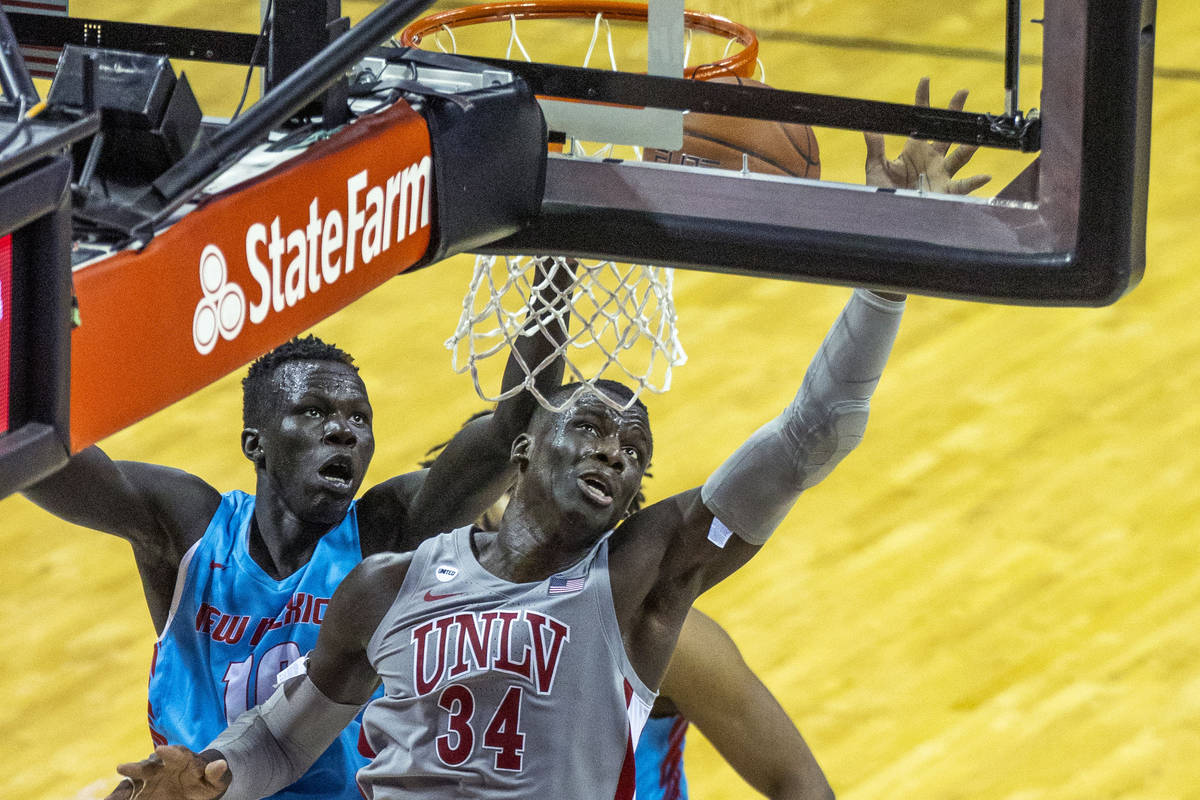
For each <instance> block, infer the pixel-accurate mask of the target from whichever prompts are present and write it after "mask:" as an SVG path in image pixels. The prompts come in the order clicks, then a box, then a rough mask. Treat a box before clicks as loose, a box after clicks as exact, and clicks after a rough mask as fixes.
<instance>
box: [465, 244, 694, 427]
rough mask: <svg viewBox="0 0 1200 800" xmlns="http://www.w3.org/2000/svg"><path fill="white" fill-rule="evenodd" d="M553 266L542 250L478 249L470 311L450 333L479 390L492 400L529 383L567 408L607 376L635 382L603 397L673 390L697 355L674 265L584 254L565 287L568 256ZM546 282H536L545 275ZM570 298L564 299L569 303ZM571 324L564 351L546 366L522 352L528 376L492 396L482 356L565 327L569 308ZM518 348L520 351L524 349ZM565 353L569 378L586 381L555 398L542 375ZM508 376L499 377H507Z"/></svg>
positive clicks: (506, 350) (608, 400) (567, 380)
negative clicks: (676, 376)
mask: <svg viewBox="0 0 1200 800" xmlns="http://www.w3.org/2000/svg"><path fill="white" fill-rule="evenodd" d="M548 258H552V260H553V264H552V265H550V264H549V263H544V264H543V267H542V269H541V270H539V269H538V267H537V261H538V258H537V257H533V256H477V257H476V259H475V273H474V275H473V276H472V278H471V285H470V288H469V289H468V290H467V295H466V297H465V298H464V299H463V310H462V316H461V317H460V318H459V321H458V328H457V330H455V332H454V335H453V336H451V337H450V338H449V339H448V340H447V341H446V347H447V348H448V349H449V350H450V351H451V353H452V355H451V364H452V366H453V367H454V371H455V372H457V373H460V374H461V373H463V372H468V371H469V372H470V373H471V379H472V380H473V381H474V383H475V391H476V392H478V393H479V396H480V397H482V398H483V399H484V400H487V401H490V402H497V401H500V400H504V399H507V398H509V397H512V396H513V395H515V394H517V393H518V392H520V391H522V390H525V389H528V390H529V391H530V392H532V393H533V395H534V396H535V397H536V398H537V400H538V402H539V403H541V404H542V405H543V406H545V407H546V408H548V409H550V410H551V411H562V410H563V409H565V408H566V407H567V406H569V405H570V404H571V403H572V402H574V400H575V399H576V398H577V397H578V396H579V395H580V394H582V393H583V392H585V391H588V390H589V389H593V388H595V383H596V381H597V380H600V379H601V378H608V379H612V380H618V381H620V382H621V383H624V384H625V385H627V386H628V387H629V388H630V389H632V390H633V397H632V398H630V399H629V401H628V402H626V403H624V404H622V403H620V402H619V401H617V400H614V399H612V398H611V397H609V396H608V394H607V393H605V392H599V395H600V397H601V398H602V399H603V400H604V401H605V402H606V403H608V404H609V405H611V406H613V407H614V408H628V407H629V406H630V405H632V404H633V401H634V399H636V398H637V396H638V395H639V394H641V392H642V391H643V390H644V389H649V390H650V391H652V392H656V393H662V392H665V391H667V390H668V389H670V388H671V369H672V368H673V367H677V366H680V365H681V364H683V363H684V362H686V361H687V355H686V354H685V353H684V352H683V347H681V346H680V344H679V338H678V336H677V335H676V331H675V319H676V317H675V303H674V300H673V299H672V296H671V289H672V285H673V283H674V279H675V276H674V270H672V269H669V268H664V267H652V266H646V265H643V264H621V263H617V262H613V261H590V260H585V259H575V260H574V261H575V263H577V264H578V266H576V267H575V275H574V279H573V280H572V281H571V282H570V284H569V285H566V282H565V281H563V280H559V281H558V282H557V283H560V284H564V285H565V288H562V289H557V288H554V287H555V286H556V282H555V276H556V273H557V272H558V271H559V270H568V271H569V270H570V267H569V266H568V264H567V259H565V258H562V257H559V256H553V257H548ZM539 273H540V274H541V278H540V280H541V281H543V282H544V283H545V285H543V284H542V283H535V281H538V280H539V277H538V276H539ZM538 293H541V294H542V296H543V298H546V299H547V300H548V301H551V302H550V303H549V307H547V306H545V305H542V306H540V310H539V312H538V317H537V319H536V320H534V323H535V324H533V325H528V326H526V320H525V318H526V316H527V314H528V309H529V304H530V298H532V297H533V296H534V295H536V294H538ZM564 300H565V302H566V305H564V302H562V301H564ZM568 305H569V308H570V316H571V319H570V325H569V332H568V335H567V336H566V337H562V336H561V335H555V336H553V337H552V338H554V339H556V340H563V341H562V343H561V344H560V345H559V346H558V348H557V349H556V351H555V352H554V353H553V354H552V355H551V356H549V357H547V358H546V359H545V360H543V361H542V362H541V363H539V364H527V363H525V362H524V361H523V360H521V359H520V358H519V354H518V361H519V362H520V364H521V367H522V369H523V370H524V372H525V380H524V382H523V383H521V384H520V385H517V386H513V387H511V388H510V389H508V391H505V392H501V393H499V394H491V393H489V392H488V391H487V390H486V389H484V387H483V386H482V385H481V384H480V379H479V363H480V362H481V361H483V360H484V359H486V358H489V357H491V356H494V355H497V354H503V355H504V356H506V357H507V355H508V353H509V352H510V351H512V350H513V344H514V343H515V342H516V341H517V337H519V336H535V335H536V336H550V335H551V334H550V333H549V332H550V331H560V330H561V323H562V317H563V316H564V313H565V309H566V308H567V306H568ZM514 352H515V351H514ZM557 357H561V358H562V359H563V362H564V365H565V369H564V378H563V380H564V383H570V382H575V381H578V382H580V383H581V384H582V385H581V386H580V388H579V389H578V390H576V391H575V392H574V393H573V394H572V395H571V396H570V397H568V398H563V399H562V400H561V402H560V403H558V404H555V403H552V402H550V401H549V400H548V399H547V398H546V397H545V395H543V394H542V392H541V391H539V390H538V388H537V387H536V386H535V385H534V380H535V379H536V378H537V376H538V375H539V374H540V373H541V372H542V370H544V369H546V368H547V367H549V366H550V365H551V364H552V363H553V361H554V359H555V358H557ZM497 383H498V382H497Z"/></svg>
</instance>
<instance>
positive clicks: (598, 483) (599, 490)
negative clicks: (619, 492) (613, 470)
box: [579, 473, 613, 506]
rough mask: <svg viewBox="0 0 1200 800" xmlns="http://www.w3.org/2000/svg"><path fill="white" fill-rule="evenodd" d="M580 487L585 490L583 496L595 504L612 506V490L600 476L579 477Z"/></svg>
mask: <svg viewBox="0 0 1200 800" xmlns="http://www.w3.org/2000/svg"><path fill="white" fill-rule="evenodd" d="M579 487H580V488H581V489H583V494H584V496H585V497H587V498H588V499H589V500H591V501H592V502H593V503H596V504H597V505H601V506H609V505H612V501H613V498H612V490H611V489H610V488H609V486H608V482H607V481H605V480H604V479H603V478H602V477H600V476H599V475H596V474H594V473H587V474H585V475H580V476H579Z"/></svg>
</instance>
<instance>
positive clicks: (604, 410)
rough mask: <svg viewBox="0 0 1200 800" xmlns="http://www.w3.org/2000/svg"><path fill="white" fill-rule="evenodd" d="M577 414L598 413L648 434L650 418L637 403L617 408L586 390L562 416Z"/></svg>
mask: <svg viewBox="0 0 1200 800" xmlns="http://www.w3.org/2000/svg"><path fill="white" fill-rule="evenodd" d="M577 415H585V416H588V415H598V416H603V417H607V418H608V419H611V420H612V421H613V422H615V423H617V424H619V425H622V426H625V427H633V428H640V429H641V430H642V432H644V433H645V434H646V436H647V437H649V435H650V418H649V417H648V416H646V410H645V409H644V408H642V407H641V406H638V405H632V406H630V407H629V408H627V409H624V410H623V411H622V410H617V409H615V408H613V407H612V406H610V405H609V404H608V403H606V402H604V400H603V399H601V398H600V396H599V395H597V394H596V393H595V392H586V393H584V394H582V395H580V396H579V398H578V399H577V400H576V401H575V402H574V404H572V405H571V406H570V407H569V408H567V409H566V411H565V412H564V416H566V417H571V416H577Z"/></svg>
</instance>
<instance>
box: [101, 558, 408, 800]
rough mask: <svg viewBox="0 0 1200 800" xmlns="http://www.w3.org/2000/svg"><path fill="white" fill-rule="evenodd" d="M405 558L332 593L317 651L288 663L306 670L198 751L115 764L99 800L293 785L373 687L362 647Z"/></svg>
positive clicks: (161, 751) (210, 798)
mask: <svg viewBox="0 0 1200 800" xmlns="http://www.w3.org/2000/svg"><path fill="white" fill-rule="evenodd" d="M410 560H411V553H405V554H391V553H389V554H381V555H376V556H371V557H369V558H367V559H364V560H363V561H362V563H360V564H359V565H358V566H356V567H355V568H354V569H353V570H351V571H350V573H349V574H348V575H347V576H346V578H345V580H343V581H342V583H341V584H340V585H339V586H338V589H337V591H336V592H334V595H333V599H332V600H331V601H330V603H329V607H328V609H327V611H326V614H325V619H324V620H323V621H322V623H321V632H320V634H319V635H318V637H317V645H316V647H314V648H313V650H312V652H311V653H309V655H308V656H307V658H305V659H301V661H299V662H297V663H298V664H300V665H306V667H307V668H306V670H305V671H303V672H300V674H295V675H289V676H288V677H286V678H285V679H284V680H283V681H282V682H281V683H280V684H279V685H278V686H277V687H276V689H275V692H274V693H273V694H272V695H271V697H270V698H269V699H268V700H267V701H266V702H264V703H263V704H262V705H259V706H255V707H254V708H252V709H250V710H249V711H247V712H245V713H244V714H242V715H241V716H239V717H238V718H237V719H236V720H234V722H233V723H232V724H231V725H230V726H229V727H228V728H226V729H225V730H224V731H223V732H222V733H221V734H220V735H219V736H217V738H216V739H214V740H213V741H212V742H211V743H210V744H209V746H208V747H207V748H206V749H205V750H204V751H203V752H202V753H199V754H196V753H193V752H192V751H190V750H188V749H187V748H185V747H181V746H178V745H174V746H166V747H159V748H158V749H157V750H156V751H155V753H154V755H152V756H151V757H150V758H148V759H146V760H144V761H139V762H135V763H130V764H122V765H121V766H119V767H118V768H117V771H118V772H119V773H120V774H122V775H124V776H126V780H125V781H123V782H122V783H121V784H120V785H118V786H117V787H116V789H115V790H114V791H113V793H112V794H110V795H109V797H108V798H107V800H133V798H136V800H179V798H186V799H187V800H215V798H218V797H220V798H222V800H256V798H260V797H266V796H268V795H271V794H274V793H275V792H277V791H279V790H281V789H283V788H284V787H286V786H289V785H291V784H292V783H294V782H295V781H296V780H297V779H298V778H299V777H300V776H301V775H303V774H304V773H305V772H307V771H308V768H309V767H310V766H312V764H313V762H314V761H316V760H317V758H318V757H319V756H320V755H321V753H323V752H325V750H326V749H327V748H328V747H329V745H330V744H332V743H333V741H334V740H335V739H336V738H337V736H338V734H339V733H340V732H341V731H342V729H343V728H345V727H346V725H348V724H349V723H350V721H351V720H353V719H354V717H355V715H356V714H358V711H359V709H361V708H362V706H363V704H365V703H366V702H368V701H369V700H370V698H371V695H372V693H373V692H374V691H375V687H376V686H378V685H379V677H378V676H377V675H376V673H375V670H374V668H373V667H372V666H371V663H370V661H369V660H368V658H367V652H366V651H367V643H368V642H369V641H370V639H371V636H372V635H373V634H374V632H375V628H376V627H377V626H378V625H379V622H380V620H382V619H383V616H384V614H385V613H386V612H387V609H388V607H389V606H390V605H391V602H392V600H393V599H394V598H395V596H396V592H397V591H398V590H399V588H400V585H401V584H402V583H403V582H404V576H405V575H406V574H407V572H408V565H409V563H410ZM291 671H292V670H291V669H290V668H289V670H286V671H285V673H281V676H280V677H281V678H283V677H284V674H286V673H287V672H291Z"/></svg>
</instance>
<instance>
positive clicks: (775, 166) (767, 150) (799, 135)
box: [642, 76, 821, 179]
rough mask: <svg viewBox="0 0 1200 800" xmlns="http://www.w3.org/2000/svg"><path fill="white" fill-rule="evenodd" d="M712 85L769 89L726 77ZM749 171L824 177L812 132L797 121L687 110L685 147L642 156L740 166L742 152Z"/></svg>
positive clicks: (691, 163)
mask: <svg viewBox="0 0 1200 800" xmlns="http://www.w3.org/2000/svg"><path fill="white" fill-rule="evenodd" d="M712 82H713V83H734V82H737V83H739V84H741V85H742V86H766V84H765V83H762V82H760V81H756V80H753V79H751V78H738V77H734V76H724V77H720V78H713V80H712ZM743 153H744V154H745V155H746V156H747V158H746V165H747V166H748V167H749V169H750V171H751V172H762V173H766V174H770V175H791V176H793V177H796V178H814V179H815V178H819V177H821V155H820V150H819V149H818V147H817V137H816V135H815V134H813V131H812V128H810V127H809V126H807V125H801V124H799V123H794V122H772V121H770V120H762V119H744V118H741V117H725V116H721V115H718V114H697V113H695V112H689V113H687V114H685V115H684V117H683V149H682V150H676V151H674V152H670V151H667V150H655V149H651V148H647V149H646V152H645V154H644V155H643V156H642V158H643V159H644V160H645V161H657V162H659V163H664V164H685V165H689V166H697V167H719V168H722V169H736V170H740V169H741V168H742V154H743Z"/></svg>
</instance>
